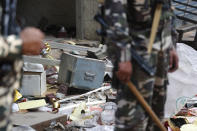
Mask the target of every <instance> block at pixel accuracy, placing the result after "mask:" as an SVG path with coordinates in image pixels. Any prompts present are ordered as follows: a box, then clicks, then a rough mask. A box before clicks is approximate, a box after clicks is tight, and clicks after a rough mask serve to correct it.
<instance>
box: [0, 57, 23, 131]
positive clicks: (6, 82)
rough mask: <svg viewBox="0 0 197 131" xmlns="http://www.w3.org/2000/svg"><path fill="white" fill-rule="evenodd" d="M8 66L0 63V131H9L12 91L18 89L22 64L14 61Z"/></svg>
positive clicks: (10, 125)
mask: <svg viewBox="0 0 197 131" xmlns="http://www.w3.org/2000/svg"><path fill="white" fill-rule="evenodd" d="M11 63H12V64H10V63H9V62H8V64H6V62H5V61H4V62H2V63H1V62H0V131H11V129H12V123H11V118H10V115H11V106H12V102H13V91H14V89H18V88H19V87H20V81H21V69H22V65H23V62H22V61H21V60H15V61H14V62H11Z"/></svg>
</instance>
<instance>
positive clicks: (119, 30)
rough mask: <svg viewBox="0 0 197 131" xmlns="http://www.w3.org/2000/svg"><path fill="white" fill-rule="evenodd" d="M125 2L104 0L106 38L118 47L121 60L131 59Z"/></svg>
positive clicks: (122, 0) (125, 0)
mask: <svg viewBox="0 0 197 131" xmlns="http://www.w3.org/2000/svg"><path fill="white" fill-rule="evenodd" d="M126 4H127V0H105V20H106V22H107V24H108V25H109V26H110V28H109V29H107V30H106V33H107V39H108V40H109V41H110V43H114V44H115V46H117V47H118V48H119V49H120V51H121V53H120V55H121V56H120V61H122V62H124V61H130V60H131V53H130V50H129V48H130V40H131V39H130V37H129V28H128V23H127V15H126V11H125V7H126Z"/></svg>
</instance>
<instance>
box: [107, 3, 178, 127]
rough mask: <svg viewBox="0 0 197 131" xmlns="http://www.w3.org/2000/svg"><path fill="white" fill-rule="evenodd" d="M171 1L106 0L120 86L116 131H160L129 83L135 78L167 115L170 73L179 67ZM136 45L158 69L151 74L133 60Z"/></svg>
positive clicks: (154, 105)
mask: <svg viewBox="0 0 197 131" xmlns="http://www.w3.org/2000/svg"><path fill="white" fill-rule="evenodd" d="M170 2H171V1H170V0H105V2H104V20H105V21H106V23H107V24H108V25H109V28H108V29H106V30H105V32H106V37H105V38H106V40H105V42H106V44H107V45H108V53H109V56H110V57H111V59H112V62H113V64H114V78H113V87H115V88H116V89H117V105H118V109H117V111H116V114H115V116H116V128H115V130H116V131H146V130H147V131H159V128H157V127H156V126H155V125H154V124H153V122H152V121H151V119H149V116H148V114H147V113H146V111H145V110H144V109H143V108H142V106H141V105H140V104H139V102H138V101H137V100H136V98H135V96H134V95H132V93H131V91H130V90H129V88H128V87H127V86H126V83H127V82H128V81H130V80H131V81H132V82H133V83H134V84H135V86H136V87H137V89H138V90H139V91H140V92H141V94H142V95H143V97H144V98H145V100H146V101H147V102H148V103H149V104H150V105H151V106H152V109H153V110H154V111H155V113H156V114H157V115H158V116H159V117H160V119H161V120H162V118H163V117H164V112H163V111H164V104H165V97H166V86H167V84H168V81H167V73H168V72H174V71H175V70H176V69H177V68H178V57H177V54H176V51H175V43H176V41H175V39H176V38H175V37H176V32H175V28H174V27H173V26H172V17H173V12H172V9H171V3H170ZM157 3H162V4H163V7H162V15H161V18H160V23H159V27H158V31H157V35H156V38H155V42H154V45H153V51H152V53H151V54H150V55H149V54H148V53H147V44H148V42H149V38H150V32H151V26H152V21H153V18H154V12H155V8H156V5H157ZM130 48H133V49H134V50H135V51H136V52H137V53H138V55H140V56H141V57H142V58H143V59H144V61H146V62H147V63H149V65H150V66H152V67H154V68H156V74H155V75H154V76H150V75H148V74H147V73H145V72H144V71H143V70H142V68H141V67H140V65H138V63H136V62H135V61H134V60H133V59H132V57H131V56H132V54H131V52H130Z"/></svg>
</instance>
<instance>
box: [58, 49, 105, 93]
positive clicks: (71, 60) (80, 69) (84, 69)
mask: <svg viewBox="0 0 197 131" xmlns="http://www.w3.org/2000/svg"><path fill="white" fill-rule="evenodd" d="M104 72H105V63H104V61H101V60H96V59H91V58H85V57H81V56H76V55H72V54H68V53H63V54H62V56H61V63H60V70H59V75H58V83H63V84H69V86H70V87H76V88H80V89H87V90H92V89H96V88H99V87H100V86H101V85H102V83H103V79H104Z"/></svg>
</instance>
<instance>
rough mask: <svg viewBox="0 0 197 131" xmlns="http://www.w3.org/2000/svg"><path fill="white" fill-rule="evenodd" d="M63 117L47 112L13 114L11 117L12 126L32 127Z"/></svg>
mask: <svg viewBox="0 0 197 131" xmlns="http://www.w3.org/2000/svg"><path fill="white" fill-rule="evenodd" d="M63 116H64V117H65V119H66V116H65V115H60V114H52V113H49V112H28V113H13V114H12V116H11V119H12V122H13V124H14V125H28V126H33V125H37V124H39V123H42V122H46V121H49V120H52V119H57V118H59V117H63Z"/></svg>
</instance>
